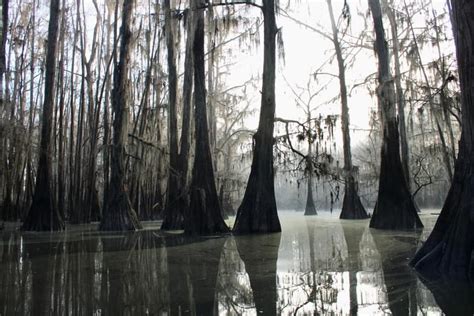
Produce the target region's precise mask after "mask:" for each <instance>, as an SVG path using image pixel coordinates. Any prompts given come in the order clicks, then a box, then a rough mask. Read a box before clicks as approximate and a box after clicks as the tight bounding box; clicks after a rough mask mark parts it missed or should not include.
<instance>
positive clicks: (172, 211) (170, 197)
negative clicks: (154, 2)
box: [161, 0, 183, 229]
mask: <svg viewBox="0 0 474 316" xmlns="http://www.w3.org/2000/svg"><path fill="white" fill-rule="evenodd" d="M163 9H164V11H165V33H166V48H167V52H168V57H167V61H168V144H169V152H170V157H169V159H170V162H169V163H170V166H169V171H168V188H167V195H166V204H165V210H164V217H163V224H162V225H161V228H162V229H177V228H182V227H180V226H182V221H183V220H182V213H181V212H182V210H181V209H180V208H179V207H178V199H179V193H180V192H179V174H178V118H177V115H178V111H177V102H176V96H177V93H178V77H177V70H176V41H175V28H176V27H175V22H174V18H173V15H172V12H171V5H170V0H163Z"/></svg>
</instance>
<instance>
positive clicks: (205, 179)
mask: <svg viewBox="0 0 474 316" xmlns="http://www.w3.org/2000/svg"><path fill="white" fill-rule="evenodd" d="M199 6H200V5H199V0H195V2H194V7H195V8H198V7H199ZM195 18H196V28H195V33H194V44H193V56H194V85H195V87H194V104H195V106H194V108H195V115H194V119H195V131H196V142H195V146H196V147H195V156H194V167H193V175H192V180H191V188H190V191H191V192H190V205H189V208H188V209H187V212H185V214H184V215H185V219H184V232H185V233H186V234H190V235H208V234H214V233H225V232H228V230H229V229H228V227H227V225H226V223H225V222H224V219H223V218H222V212H221V207H220V205H219V197H218V195H217V189H216V183H215V178H214V169H213V166H212V155H211V147H210V143H209V129H208V124H207V113H206V112H207V110H206V76H205V70H204V68H205V64H204V11H203V9H198V10H197V11H196V13H195Z"/></svg>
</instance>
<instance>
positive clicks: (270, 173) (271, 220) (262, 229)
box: [234, 0, 281, 233]
mask: <svg viewBox="0 0 474 316" xmlns="http://www.w3.org/2000/svg"><path fill="white" fill-rule="evenodd" d="M263 18H264V50H263V80H262V99H261V107H260V119H259V124H258V129H257V133H256V134H255V135H254V152H253V159H252V166H251V169H250V176H249V179H248V182H247V188H246V190H245V195H244V199H243V201H242V204H241V205H240V207H239V209H238V211H237V217H236V220H235V224H234V232H236V233H269V232H280V231H281V226H280V220H279V219H278V213H277V206H276V201H275V187H274V170H273V143H274V139H273V126H274V119H275V60H276V56H275V46H276V45H275V44H276V39H275V36H276V34H277V32H278V29H277V27H276V22H275V1H274V0H267V1H264V3H263Z"/></svg>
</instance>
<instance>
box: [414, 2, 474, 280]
mask: <svg viewBox="0 0 474 316" xmlns="http://www.w3.org/2000/svg"><path fill="white" fill-rule="evenodd" d="M450 2H451V5H452V12H451V17H452V22H453V33H454V39H455V43H456V54H457V60H458V69H459V79H460V80H459V82H460V86H461V102H462V114H463V115H462V132H461V140H460V143H459V144H460V145H459V154H458V158H457V160H456V164H455V167H454V177H453V182H452V184H451V188H450V190H449V193H448V196H447V198H446V201H445V202H444V206H443V209H442V210H441V214H440V216H439V218H438V220H437V222H436V225H435V227H434V228H433V231H432V232H431V234H430V236H429V237H428V239H427V241H426V242H425V243H424V244H423V246H422V247H421V249H420V250H419V251H418V252H417V253H416V255H415V257H414V258H413V260H412V261H411V264H412V265H414V266H415V268H416V269H417V270H418V271H420V272H421V273H423V274H425V275H429V276H431V275H433V274H439V273H440V274H445V275H448V276H454V277H459V278H461V279H467V278H470V280H471V282H472V281H473V280H474V260H473V258H474V257H473V250H474V234H473V232H474V208H473V203H474V200H473V195H472V192H474V181H473V173H474V158H473V157H474V104H473V102H474V77H473V76H474V75H473V73H472V71H471V69H473V68H474V53H473V51H474V48H473V42H474V38H473V36H474V2H472V1H468V0H452V1H450Z"/></svg>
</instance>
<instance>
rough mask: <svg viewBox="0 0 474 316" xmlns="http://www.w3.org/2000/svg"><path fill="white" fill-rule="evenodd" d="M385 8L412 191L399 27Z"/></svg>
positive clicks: (406, 170)
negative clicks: (390, 35)
mask: <svg viewBox="0 0 474 316" xmlns="http://www.w3.org/2000/svg"><path fill="white" fill-rule="evenodd" d="M382 3H383V6H384V7H385V8H386V12H387V16H388V20H389V23H390V31H391V33H392V47H393V58H394V61H395V67H394V70H395V78H394V81H395V90H396V94H397V105H398V106H397V110H398V111H397V113H398V120H399V131H400V150H401V159H402V167H403V172H404V173H405V177H406V181H407V185H408V189H410V181H411V179H410V157H409V152H408V139H407V129H406V123H405V97H404V96H403V89H402V73H401V70H400V47H399V41H398V26H397V21H396V19H395V14H394V12H393V9H392V8H390V7H389V6H388V3H387V0H383V2H382Z"/></svg>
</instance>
